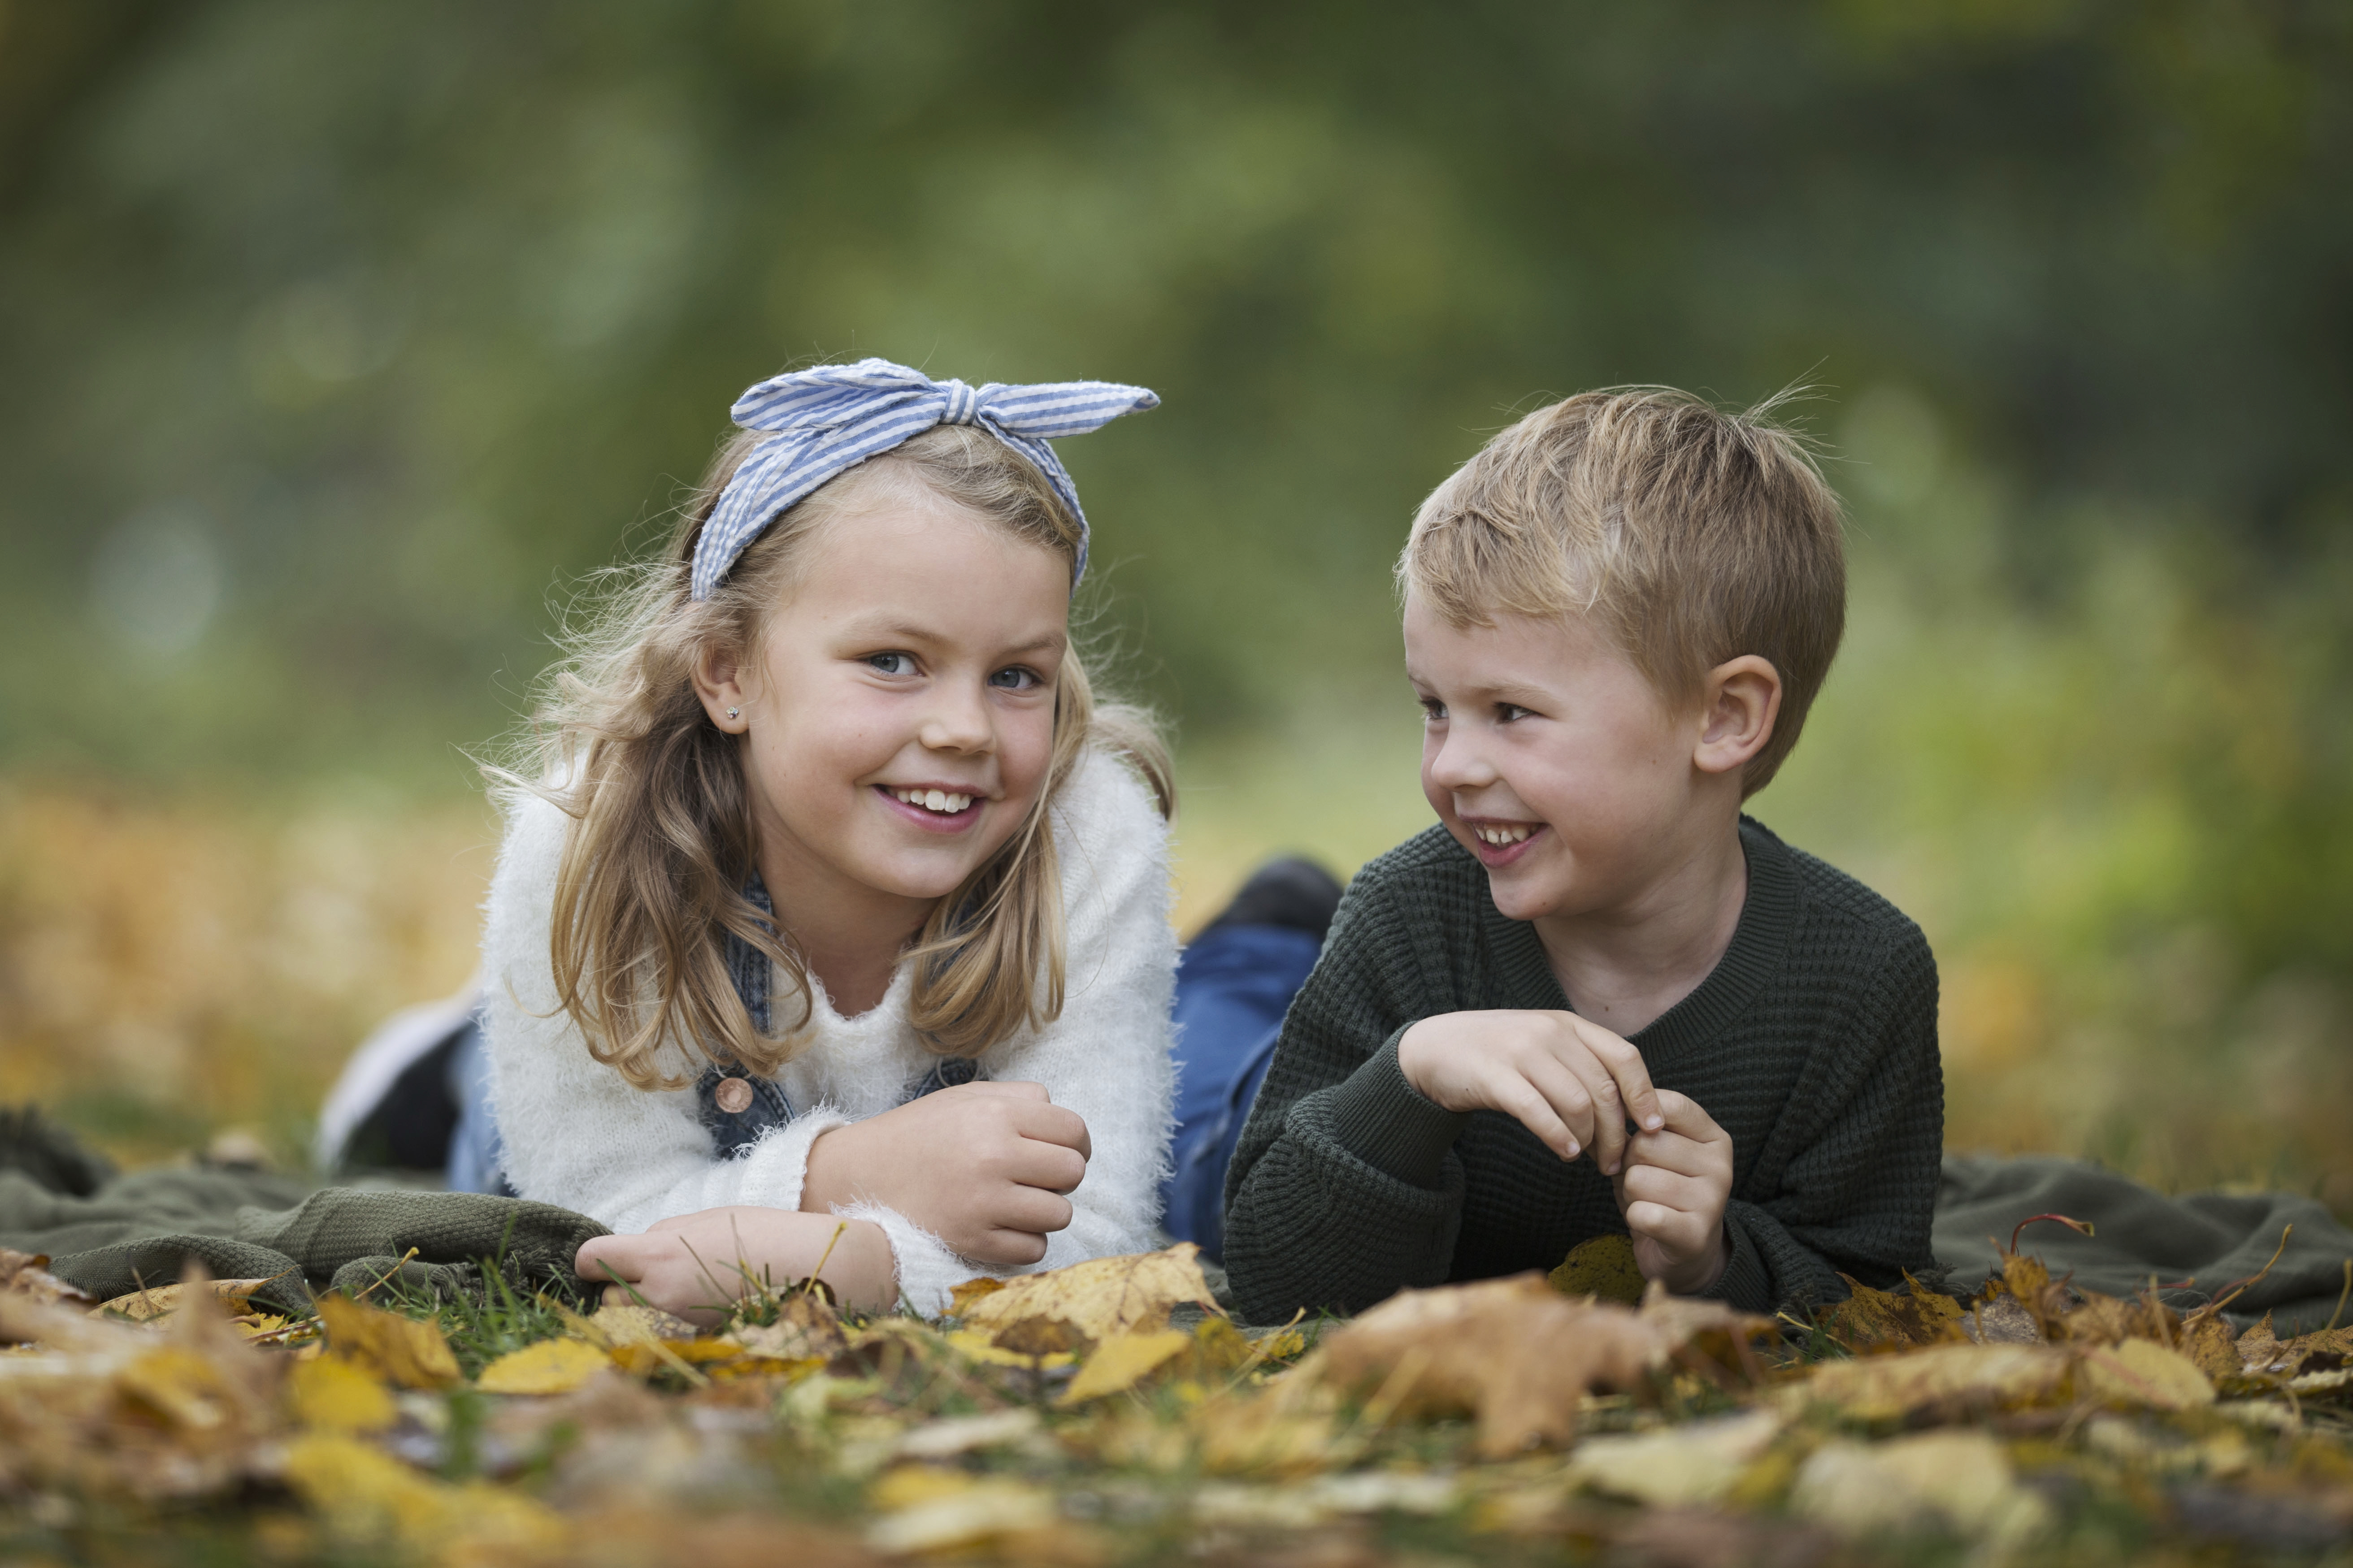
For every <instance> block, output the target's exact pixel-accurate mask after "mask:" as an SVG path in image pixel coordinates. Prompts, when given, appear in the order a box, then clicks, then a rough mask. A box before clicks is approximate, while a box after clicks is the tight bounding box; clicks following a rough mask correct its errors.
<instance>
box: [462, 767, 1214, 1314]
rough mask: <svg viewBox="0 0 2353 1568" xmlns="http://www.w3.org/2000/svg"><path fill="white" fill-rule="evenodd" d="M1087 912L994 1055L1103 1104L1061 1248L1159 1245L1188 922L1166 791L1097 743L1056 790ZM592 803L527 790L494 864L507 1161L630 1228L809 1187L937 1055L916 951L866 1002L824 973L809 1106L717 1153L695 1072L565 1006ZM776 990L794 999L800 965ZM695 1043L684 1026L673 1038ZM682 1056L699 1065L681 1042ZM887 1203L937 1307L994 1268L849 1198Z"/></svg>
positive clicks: (778, 1202)
mask: <svg viewBox="0 0 2353 1568" xmlns="http://www.w3.org/2000/svg"><path fill="white" fill-rule="evenodd" d="M1051 822H1052V827H1053V832H1054V845H1055V848H1056V850H1057V852H1058V855H1059V858H1060V865H1061V879H1062V907H1063V914H1064V919H1065V921H1066V923H1067V928H1068V946H1067V953H1068V957H1067V965H1068V968H1067V971H1066V977H1065V978H1066V984H1065V992H1064V1001H1063V1005H1062V1012H1061V1016H1060V1018H1058V1019H1057V1020H1055V1021H1054V1022H1053V1023H1052V1024H1050V1025H1048V1026H1046V1027H1045V1028H1043V1029H1041V1030H1038V1031H1035V1032H1030V1033H1025V1034H1023V1035H1021V1036H1018V1037H1015V1038H1013V1039H1010V1040H1007V1041H1004V1042H1001V1043H999V1044H998V1045H997V1046H994V1047H990V1048H989V1049H988V1050H987V1052H986V1053H984V1054H983V1055H982V1057H981V1058H980V1062H979V1065H980V1068H981V1070H982V1072H983V1073H984V1074H985V1075H986V1076H987V1077H989V1078H992V1079H998V1080H1000V1081H1003V1080H1009V1079H1029V1080H1033V1081H1035V1082H1038V1083H1042V1084H1044V1085H1045V1086H1046V1088H1047V1090H1048V1091H1049V1092H1050V1094H1051V1095H1052V1096H1053V1100H1054V1103H1055V1104H1057V1105H1061V1106H1067V1107H1069V1108H1070V1109H1071V1110H1075V1111H1077V1112H1078V1113H1079V1114H1080V1115H1081V1116H1082V1117H1083V1118H1085V1119H1086V1123H1087V1131H1088V1134H1089V1136H1090V1137H1091V1139H1092V1142H1093V1145H1094V1153H1093V1157H1092V1159H1091V1160H1090V1161H1089V1162H1088V1164H1087V1174H1086V1180H1085V1181H1084V1182H1083V1183H1082V1184H1081V1185H1080V1186H1079V1188H1078V1190H1077V1191H1076V1192H1074V1193H1072V1194H1071V1205H1072V1206H1073V1207H1074V1208H1075V1209H1076V1211H1077V1213H1076V1215H1075V1217H1073V1218H1072V1220H1071V1224H1070V1226H1069V1228H1068V1229H1065V1230H1061V1231H1058V1232H1056V1233H1055V1234H1054V1235H1053V1236H1051V1237H1049V1238H1048V1244H1047V1249H1046V1257H1045V1260H1044V1261H1043V1262H1041V1263H1039V1265H1037V1267H1038V1268H1059V1267H1060V1266H1062V1265H1064V1264H1068V1263H1077V1262H1082V1261H1083V1260H1085V1259H1087V1258H1102V1257H1106V1256H1109V1255H1112V1254H1115V1253H1123V1252H1140V1251H1145V1250H1148V1249H1150V1248H1151V1247H1155V1246H1156V1245H1159V1242H1158V1239H1157V1237H1156V1234H1155V1233H1156V1229H1157V1226H1158V1223H1159V1217H1160V1215H1159V1209H1160V1190H1159V1189H1160V1182H1161V1178H1162V1175H1163V1173H1164V1172H1165V1171H1166V1165H1167V1158H1168V1142H1169V1135H1170V1131H1171V1128H1172V1111H1171V1107H1172V1103H1173V1100H1174V1094H1175V1083H1174V1073H1173V1069H1172V1068H1171V1066H1170V1061H1169V1045H1170V1040H1169V1021H1168V1017H1169V993H1170V987H1171V984H1172V979H1173V976H1174V973H1175V969H1176V934H1175V932H1174V931H1173V930H1172V929H1171V927H1170V925H1169V911H1168V856H1167V829H1166V824H1164V823H1163V822H1162V820H1161V817H1160V815H1159V813H1158V812H1157V811H1156V810H1155V809H1154V807H1153V804H1152V800H1151V797H1150V796H1149V795H1147V794H1146V793H1145V788H1144V786H1143V785H1142V784H1140V783H1138V782H1137V781H1136V779H1135V778H1134V776H1133V775H1132V774H1131V773H1129V772H1128V771H1127V769H1126V768H1125V767H1124V766H1123V765H1121V764H1120V763H1118V762H1116V761H1114V760H1113V759H1112V758H1111V757H1108V756H1105V755H1103V754H1100V753H1090V754H1089V755H1088V756H1087V757H1085V758H1084V759H1083V760H1082V762H1081V763H1080V765H1079V767H1078V768H1077V770H1076V771H1075V772H1074V773H1072V775H1071V779H1070V781H1069V783H1068V784H1065V785H1064V786H1063V789H1062V792H1061V795H1060V798H1059V799H1058V800H1057V801H1056V802H1055V804H1054V805H1053V807H1052V810H1051ZM570 826H571V819H570V818H569V817H567V816H565V815H564V813H563V812H561V811H559V810H558V809H557V808H556V807H554V806H553V805H549V804H548V803H547V802H545V801H543V800H539V799H537V798H534V797H526V798H525V799H524V800H522V802H521V803H520V804H518V805H514V806H512V807H511V809H510V811H509V816H508V823H507V832H506V842H505V845H504V847H502V848H501V851H500V855H499V866H498V872H497V875H496V876H495V877H494V878H493V879H491V893H490V901H489V905H488V910H487V915H488V918H487V920H486V921H485V924H484V928H483V933H482V959H483V972H484V980H485V991H486V994H487V995H486V1005H487V1007H488V1012H489V1021H488V1038H489V1048H490V1061H491V1103H492V1106H493V1107H494V1109H495V1111H496V1114H497V1118H498V1126H499V1133H500V1137H501V1140H502V1141H503V1142H504V1144H505V1148H506V1173H507V1179H508V1180H509V1181H510V1182H511V1183H512V1184H513V1185H514V1187H515V1189H516V1190H517V1191H518V1192H520V1193H521V1194H522V1195H523V1196H524V1197H526V1198H536V1199H539V1200H541V1201H542V1202H545V1203H552V1204H560V1205H563V1206H565V1207H566V1208H569V1209H574V1210H576V1211H577V1212H579V1213H582V1214H586V1215H591V1216H593V1217H595V1218H596V1219H598V1220H601V1221H603V1222H604V1223H605V1224H607V1225H608V1226H612V1227H613V1228H614V1229H615V1230H617V1231H623V1232H633V1231H642V1230H644V1229H645V1228H646V1227H647V1226H650V1225H652V1224H654V1223H655V1222H656V1221H658V1220H662V1219H667V1218H669V1217H670V1216H671V1215H682V1214H691V1213H694V1212H695V1211H697V1210H701V1209H707V1208H717V1207H720V1206H722V1205H728V1204H761V1205H769V1206H771V1207H776V1208H785V1209H794V1208H798V1207H799V1206H800V1201H801V1184H802V1181H803V1178H804V1177H805V1176H806V1175H807V1170H808V1152H809V1145H810V1144H811V1143H812V1142H815V1141H816V1139H817V1137H818V1134H819V1133H821V1132H823V1131H827V1130H828V1129H829V1128H833V1127H839V1126H841V1125H842V1124H844V1123H845V1122H848V1121H856V1120H859V1119H860V1118H863V1117H868V1116H873V1115H877V1114H879V1113H881V1112H882V1111H885V1110H891V1109H892V1108H893V1107H894V1106H897V1105H898V1104H900V1103H901V1102H902V1099H903V1097H904V1096H905V1094H906V1092H907V1089H908V1087H909V1086H910V1085H912V1084H913V1083H914V1082H916V1081H917V1080H918V1079H922V1078H923V1075H924V1074H925V1073H926V1072H928V1071H930V1070H931V1069H932V1068H934V1066H935V1065H937V1063H938V1060H939V1058H937V1057H936V1056H934V1054H933V1053H932V1052H930V1051H928V1050H926V1049H924V1048H923V1044H922V1042H921V1041H919V1040H918V1039H917V1038H916V1037H915V1033H914V1031H913V1029H912V1028H910V1027H909V1026H908V1024H907V991H908V983H909V972H908V970H907V969H906V968H905V967H903V966H902V968H901V969H900V971H899V972H898V973H897V974H896V975H894V976H893V977H892V982H891V988H890V991H889V992H888V994H885V995H884V997H883V999H882V1002H881V1005H879V1006H877V1007H875V1008H874V1009H873V1011H871V1012H869V1013H861V1014H860V1015H858V1016H855V1017H849V1018H845V1017H843V1016H841V1015H840V1014H839V1013H837V1012H835V1011H834V1009H833V1005H832V1004H831V1002H830V1001H829V1000H828V997H827V996H826V994H825V992H824V989H823V987H822V986H817V987H815V995H814V997H813V1003H814V1007H813V1015H812V1018H811V1024H810V1028H811V1035H812V1037H811V1039H810V1041H809V1043H808V1046H807V1048H806V1049H805V1050H804V1051H803V1052H802V1053H801V1054H800V1055H799V1056H797V1057H796V1058H793V1060H791V1061H790V1062H788V1063H786V1065H785V1067H784V1068H782V1069H780V1070H779V1071H778V1073H777V1074H776V1082H777V1085H778V1087H780V1088H781V1089H783V1090H784V1092H785V1097H786V1100H789V1101H790V1102H791V1104H792V1106H793V1107H794V1110H795V1111H796V1112H797V1114H796V1115H795V1117H794V1119H793V1120H792V1121H790V1122H788V1123H786V1125H784V1126H782V1127H778V1128H776V1129H775V1130H773V1131H770V1132H769V1133H768V1134H767V1135H766V1136H765V1137H764V1138H763V1139H762V1140H761V1141H760V1142H757V1143H755V1144H754V1145H753V1146H752V1147H751V1148H750V1149H748V1150H746V1151H744V1153H743V1154H742V1155H741V1156H739V1157H737V1158H733V1159H725V1160H722V1159H718V1158H714V1157H713V1154H712V1141H711V1135H710V1133H708V1132H707V1131H704V1130H703V1128H702V1124H701V1123H700V1122H699V1121H697V1120H696V1117H695V1110H696V1105H695V1096H694V1091H693V1089H691V1088H690V1089H676V1090H671V1091H668V1092H654V1091H648V1090H645V1089H633V1088H631V1087H630V1086H629V1084H628V1082H627V1081H626V1080H625V1079H622V1077H621V1075H620V1074H619V1073H618V1072H617V1071H615V1070H614V1069H613V1068H609V1067H607V1066H605V1065H604V1064H602V1063H600V1062H598V1061H597V1060H596V1058H594V1057H592V1056H590V1055H589V1054H588V1046H587V1042H586V1040H585V1039H584V1038H583V1037H582V1036H581V1033H580V1030H579V1028H578V1026H576V1025H575V1024H574V1022H573V1021H572V1018H571V1016H569V1015H568V1014H566V1013H565V1012H564V1011H563V1010H562V1009H561V1008H560V1007H558V1006H557V1005H556V1001H555V986H554V974H553V971H552V969H551V966H550V963H549V958H548V921H549V919H550V911H551V910H552V908H553V906H554V893H555V876H556V867H557V863H558V861H559V860H560V859H561V858H562V857H563V853H564V844H565V834H566V832H567V830H568V829H569V827H570ZM770 994H772V995H774V996H775V997H776V1006H777V1008H778V1011H779V1016H783V1017H790V1016H792V1012H793V1004H792V1001H791V995H792V994H791V992H790V991H789V989H788V988H787V986H786V982H785V979H784V977H783V976H782V975H776V976H774V977H773V978H772V982H771V991H770ZM670 1049H671V1050H672V1051H673V1052H675V1051H676V1047H670ZM666 1065H667V1066H668V1067H669V1068H670V1069H671V1071H672V1072H673V1074H675V1073H678V1072H681V1071H682V1072H684V1073H685V1076H687V1077H688V1078H689V1079H691V1078H693V1077H694V1076H696V1075H697V1074H698V1073H699V1072H700V1070H701V1068H702V1063H701V1062H700V1061H699V1060H696V1061H694V1062H692V1063H690V1062H689V1060H688V1058H686V1057H685V1056H684V1055H683V1054H682V1053H681V1054H678V1055H677V1056H676V1057H675V1059H673V1060H670V1061H668V1062H667V1063H666ZM839 1213H841V1214H842V1215H845V1217H850V1218H860V1219H869V1220H872V1221H874V1222H875V1223H877V1224H879V1225H880V1226H881V1227H882V1229H883V1231H884V1232H885V1234H887V1235H888V1236H889V1237H890V1238H891V1245H892V1249H893V1251H894V1252H895V1253H896V1255H897V1258H898V1265H899V1288H900V1290H901V1293H902V1295H903V1296H904V1297H905V1299H906V1300H907V1302H908V1304H909V1305H911V1306H913V1308H914V1309H915V1310H918V1311H921V1312H924V1313H927V1314H937V1313H939V1312H941V1311H943V1310H945V1305H946V1301H947V1296H948V1291H949V1289H950V1288H951V1287H953V1286H955V1285H957V1284H959V1283H961V1282H963V1281H964V1280H965V1279H971V1278H972V1277H973V1276H975V1275H976V1274H981V1273H992V1272H1010V1271H1008V1270H998V1269H989V1268H983V1267H982V1266H980V1265H978V1264H975V1263H972V1262H970V1261H969V1260H967V1259H965V1258H961V1257H958V1256H957V1255H956V1254H955V1253H953V1252H951V1251H949V1250H948V1249H947V1247H945V1246H944V1245H943V1244H942V1243H941V1241H940V1240H939V1238H938V1237H934V1236H933V1235H931V1234H930V1233H929V1232H927V1231H925V1230H923V1228H922V1227H921V1226H916V1225H914V1224H913V1223H911V1222H910V1221H908V1220H907V1219H906V1218H905V1217H904V1216H902V1215H898V1214H895V1213H893V1212H892V1211H890V1210H888V1209H884V1208H881V1207H880V1206H878V1205H870V1204H861V1205H855V1206H853V1207H848V1208H843V1209H840V1210H839Z"/></svg>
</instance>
